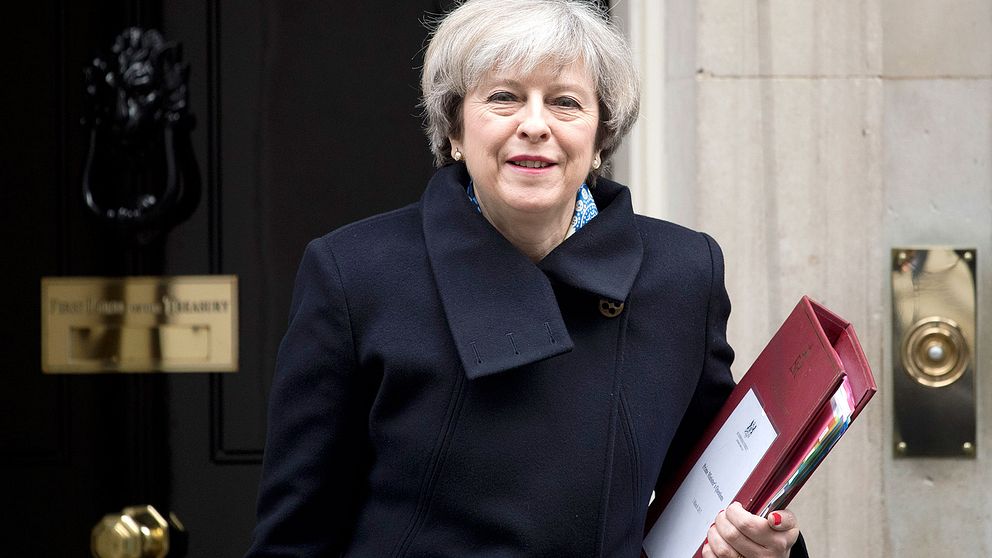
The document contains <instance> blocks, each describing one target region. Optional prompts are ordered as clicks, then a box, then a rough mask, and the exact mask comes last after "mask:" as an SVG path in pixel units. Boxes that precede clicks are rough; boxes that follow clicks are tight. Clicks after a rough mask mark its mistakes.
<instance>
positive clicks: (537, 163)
mask: <svg viewBox="0 0 992 558" xmlns="http://www.w3.org/2000/svg"><path fill="white" fill-rule="evenodd" d="M506 163H507V164H508V165H510V166H511V167H513V169H514V170H516V171H520V172H525V173H528V174H541V173H543V172H547V171H548V169H550V168H551V167H554V166H555V163H554V162H553V161H551V160H549V159H546V158H544V157H538V156H533V155H531V156H528V155H518V156H516V157H511V158H510V159H508V160H507V162H506Z"/></svg>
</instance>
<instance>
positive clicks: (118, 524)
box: [90, 506, 186, 558]
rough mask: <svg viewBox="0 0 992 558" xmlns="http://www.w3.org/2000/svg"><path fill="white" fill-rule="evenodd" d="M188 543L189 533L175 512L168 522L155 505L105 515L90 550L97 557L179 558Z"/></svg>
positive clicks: (130, 508) (94, 528)
mask: <svg viewBox="0 0 992 558" xmlns="http://www.w3.org/2000/svg"><path fill="white" fill-rule="evenodd" d="M185 543H186V530H185V528H184V527H183V524H182V523H180V522H179V518H177V517H176V515H175V514H174V513H170V514H169V519H166V518H164V517H162V514H160V513H159V512H158V510H156V509H155V508H154V507H152V506H131V507H127V508H124V509H123V510H121V512H120V513H111V514H107V515H105V516H103V519H101V520H100V521H99V522H98V523H97V524H96V526H95V527H93V532H92V535H91V537H90V550H91V551H92V552H93V556H94V557H95V558H165V556H170V557H171V558H177V557H179V556H182V555H183V554H185V551H186V549H185V546H186V545H185ZM170 550H172V553H171V554H170Z"/></svg>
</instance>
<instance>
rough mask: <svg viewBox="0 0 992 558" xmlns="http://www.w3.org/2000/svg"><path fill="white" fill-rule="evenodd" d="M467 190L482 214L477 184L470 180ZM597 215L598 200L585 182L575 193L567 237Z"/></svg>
mask: <svg viewBox="0 0 992 558" xmlns="http://www.w3.org/2000/svg"><path fill="white" fill-rule="evenodd" d="M466 192H467V193H468V199H469V200H471V201H472V205H474V206H475V210H476V211H477V212H479V213H480V214H481V213H482V208H481V207H479V200H478V199H476V197H475V186H474V185H473V184H472V181H471V180H469V181H468V188H466ZM596 215H599V208H597V207H596V200H594V199H592V192H590V191H589V187H588V186H586V183H585V182H583V183H582V186H580V187H579V191H578V193H577V194H576V195H575V213H573V214H572V222H571V223H569V225H568V232H567V233H565V238H568V237H570V236H572V235H573V234H575V231H577V230H579V229H581V228H582V227H584V226H585V224H586V223H588V222H589V221H592V218H593V217H595V216H596Z"/></svg>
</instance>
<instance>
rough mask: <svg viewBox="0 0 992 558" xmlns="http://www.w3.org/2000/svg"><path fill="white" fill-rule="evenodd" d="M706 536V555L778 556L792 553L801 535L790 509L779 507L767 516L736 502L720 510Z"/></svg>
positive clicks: (732, 557) (734, 557) (726, 557)
mask: <svg viewBox="0 0 992 558" xmlns="http://www.w3.org/2000/svg"><path fill="white" fill-rule="evenodd" d="M706 536H707V545H706V547H707V548H708V550H707V548H704V552H703V556H704V557H706V558H709V557H710V556H712V557H713V558H739V557H740V556H746V557H747V558H769V557H775V558H778V557H783V556H787V555H788V553H789V549H790V548H792V545H793V544H794V543H795V542H796V538H797V537H798V536H799V527H798V521H797V520H796V516H795V515H794V514H793V513H792V512H791V511H789V510H777V511H775V512H773V513H772V514H770V515H769V517H768V518H763V517H759V516H757V515H754V514H752V513H749V512H748V511H747V510H745V509H744V507H743V506H741V505H740V504H739V503H737V502H734V503H733V504H731V505H730V507H728V508H727V509H726V510H725V511H721V512H720V513H719V514H717V517H716V521H714V523H713V525H712V526H710V529H709V531H708V532H707V534H706ZM707 554H709V555H707Z"/></svg>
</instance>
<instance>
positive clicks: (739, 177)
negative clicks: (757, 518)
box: [614, 0, 992, 558]
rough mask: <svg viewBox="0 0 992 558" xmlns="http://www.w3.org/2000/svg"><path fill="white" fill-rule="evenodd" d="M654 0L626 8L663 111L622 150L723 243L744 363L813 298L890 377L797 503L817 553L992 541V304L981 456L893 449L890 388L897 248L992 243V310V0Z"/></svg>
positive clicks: (656, 204)
mask: <svg viewBox="0 0 992 558" xmlns="http://www.w3.org/2000/svg"><path fill="white" fill-rule="evenodd" d="M647 4H650V2H647V1H645V0H639V1H634V0H622V1H620V2H618V3H617V5H616V7H615V8H614V9H615V10H617V13H618V15H620V16H621V17H622V18H623V20H624V21H625V22H626V25H627V28H628V30H629V31H630V35H631V39H632V42H633V45H634V49H635V57H637V58H638V60H639V63H640V64H641V68H642V72H647V73H648V74H649V75H652V76H653V77H652V79H651V80H649V81H646V82H645V90H644V101H643V103H644V106H645V107H646V108H645V114H646V115H649V116H650V117H651V120H649V121H647V122H642V123H641V125H640V128H639V129H638V130H635V134H634V135H633V136H632V138H631V142H630V144H631V145H630V146H629V147H628V150H627V151H626V152H624V153H621V158H622V161H620V162H619V163H618V165H617V171H618V176H619V178H620V179H621V181H628V182H631V183H632V184H633V186H632V187H633V189H634V195H635V201H636V202H638V203H639V209H640V210H641V211H643V212H646V213H649V214H653V215H657V216H661V217H664V218H667V219H670V220H673V221H676V222H681V223H684V224H687V225H689V226H693V227H696V228H699V229H702V230H705V231H707V232H709V233H711V234H712V235H713V236H714V237H715V238H716V239H717V240H718V241H719V242H720V244H721V245H722V246H723V248H724V252H725V254H726V259H727V285H728V290H729V291H730V295H731V300H732V301H733V303H734V312H733V316H732V319H731V323H730V331H729V336H730V340H731V342H732V343H733V345H734V347H735V349H736V350H737V363H736V365H735V370H734V372H735V374H736V375H738V376H739V375H741V374H743V373H744V371H746V369H747V366H748V365H750V363H751V362H752V361H753V359H754V358H755V356H757V353H758V351H759V350H760V349H761V347H762V346H763V345H764V343H765V342H766V341H767V339H768V338H769V336H770V335H771V333H772V332H774V330H775V328H776V327H777V326H778V324H779V323H780V322H781V320H782V319H784V317H785V316H786V315H787V314H788V312H789V310H791V308H792V307H793V306H794V305H795V303H796V302H797V301H798V299H799V297H800V296H801V295H802V294H809V295H810V296H812V297H813V298H816V299H818V300H820V301H822V302H824V303H825V304H827V305H828V306H829V307H831V308H833V309H834V310H836V311H837V312H838V313H840V314H841V315H843V316H845V317H846V318H848V319H850V320H851V321H852V322H853V323H854V324H855V327H856V328H857V330H858V333H859V335H860V337H861V340H862V343H863V345H864V347H865V350H866V352H867V354H868V357H869V360H870V362H871V365H872V367H873V369H874V371H875V375H876V379H877V380H878V383H879V387H880V393H879V395H878V396H877V397H876V399H875V400H874V401H873V402H872V404H871V406H870V407H869V409H868V410H867V411H866V413H865V414H863V415H862V416H861V417H860V418H859V420H858V422H857V423H856V424H855V425H854V426H853V427H852V428H851V430H850V431H849V432H848V434H847V435H846V436H845V438H844V440H843V441H842V442H841V443H840V444H839V445H838V447H837V448H836V449H835V451H834V453H833V454H832V455H831V457H830V458H829V459H828V461H827V462H826V463H825V464H824V466H823V467H821V469H820V470H819V471H818V472H817V474H816V476H815V477H814V478H813V479H812V480H811V481H810V483H809V484H808V485H807V486H806V487H805V488H804V489H803V492H802V493H801V495H800V496H799V497H798V498H797V500H796V502H795V503H794V504H793V506H792V507H793V509H794V510H795V511H796V512H797V513H798V514H799V516H800V519H801V522H802V526H803V531H804V533H805V534H806V536H807V540H808V542H809V547H810V550H811V554H812V555H814V556H817V557H828V556H829V557H837V558H842V557H843V558H849V557H861V556H865V557H875V556H900V557H902V556H910V557H915V556H920V557H923V556H989V555H992V528H990V527H989V524H990V520H992V517H990V516H992V467H989V465H988V459H989V452H988V451H987V449H988V446H989V444H990V442H992V432H990V430H989V429H988V428H985V427H984V426H983V421H982V419H983V416H985V415H987V414H988V413H989V411H990V410H992V390H990V389H985V387H986V386H985V384H986V383H987V382H986V381H985V378H987V377H988V376H989V374H990V373H992V365H990V363H989V355H990V351H989V350H988V348H989V347H988V346H985V345H983V343H990V344H992V337H990V336H989V335H987V334H986V335H983V334H982V333H981V332H983V331H992V329H990V326H992V322H990V318H989V316H988V312H985V311H984V309H980V311H979V341H978V342H979V352H978V368H979V375H978V380H977V384H978V393H979V401H978V403H979V405H978V407H979V411H978V412H979V417H978V425H979V426H978V430H979V431H978V440H977V448H978V452H977V458H976V459H974V460H966V459H940V460H933V459H930V460H926V459H902V460H896V459H894V458H893V451H892V427H891V422H892V419H891V417H892V401H891V395H890V390H888V389H887V388H888V387H889V386H891V382H892V379H891V371H890V366H891V364H890V360H891V359H890V350H889V343H890V341H889V337H890V335H891V331H890V329H891V328H890V325H889V316H890V303H889V296H890V295H889V285H888V280H889V279H888V265H889V264H888V262H889V249H890V247H892V246H901V245H912V244H944V245H948V244H949V245H957V246H977V247H978V258H979V260H978V261H979V285H980V286H979V293H978V297H979V304H980V305H981V301H982V300H984V298H985V297H986V295H987V293H986V292H985V290H984V289H985V287H984V285H985V284H986V283H987V280H988V277H989V273H990V271H992V267H990V265H989V264H990V260H992V2H989V0H833V1H831V2H822V1H817V0H735V1H732V2H728V1H726V0H698V1H695V2H690V1H687V0H665V1H664V2H658V3H657V5H656V6H655V7H654V8H650V9H649V8H646V7H645V5H647ZM630 22H636V25H631V23H630ZM660 34H664V36H665V37H667V38H666V39H664V40H659V39H658V36H659V35H660ZM650 41H654V42H655V44H656V45H658V44H660V45H663V46H662V48H660V49H659V48H657V46H656V47H655V48H654V49H653V50H652V49H650V48H645V45H648V44H650ZM687 61H689V62H691V65H690V66H689V68H688V69H687V67H686V64H687ZM687 75H691V76H692V78H691V79H689V80H687V79H686V76H687ZM658 76H662V77H661V78H659V77H658ZM658 127H662V128H663V129H664V133H662V134H659V133H658V132H657V131H656V130H657V128H658ZM686 146H692V149H686ZM649 161H653V162H651V163H649ZM658 161H660V163H659V162H658ZM650 165H654V166H650ZM935 419H939V417H935Z"/></svg>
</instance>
